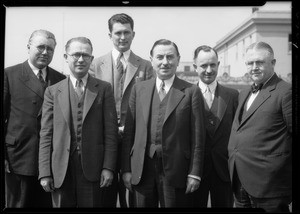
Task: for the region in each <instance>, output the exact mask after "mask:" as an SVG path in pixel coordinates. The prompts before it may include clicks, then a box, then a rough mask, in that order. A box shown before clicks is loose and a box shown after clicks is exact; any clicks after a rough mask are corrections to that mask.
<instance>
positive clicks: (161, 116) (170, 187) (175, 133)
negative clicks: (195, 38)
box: [121, 39, 205, 207]
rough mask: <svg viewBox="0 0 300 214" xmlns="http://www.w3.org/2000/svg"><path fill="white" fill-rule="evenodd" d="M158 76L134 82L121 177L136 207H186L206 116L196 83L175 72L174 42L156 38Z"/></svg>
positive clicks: (197, 171) (197, 173) (198, 168)
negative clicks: (179, 76) (187, 80)
mask: <svg viewBox="0 0 300 214" xmlns="http://www.w3.org/2000/svg"><path fill="white" fill-rule="evenodd" d="M150 55H151V57H150V59H151V62H152V66H153V69H154V70H155V71H156V76H157V77H156V78H153V79H151V80H147V81H143V82H139V83H137V84H135V85H134V86H133V89H132V92H131V95H130V99H129V107H128V112H127V117H126V122H125V130H124V141H123V145H122V162H121V163H122V173H123V174H122V178H123V180H124V184H125V186H126V187H127V188H128V189H129V190H131V191H133V194H134V197H133V198H134V206H135V207H158V206H160V207H189V206H191V200H190V193H191V192H194V191H195V190H196V189H197V188H198V187H199V184H200V181H201V176H202V171H203V158H204V143H205V123H204V121H205V119H204V108H203V107H204V101H203V98H202V96H201V92H200V89H199V88H198V87H197V86H196V85H192V84H190V83H188V82H186V81H184V80H181V79H179V78H178V77H176V75H175V72H176V69H177V66H178V64H179V60H180V54H179V51H178V48H177V45H176V44H175V43H174V42H171V41H169V40H166V39H162V40H158V41H156V42H155V43H154V45H153V47H152V49H151V51H150Z"/></svg>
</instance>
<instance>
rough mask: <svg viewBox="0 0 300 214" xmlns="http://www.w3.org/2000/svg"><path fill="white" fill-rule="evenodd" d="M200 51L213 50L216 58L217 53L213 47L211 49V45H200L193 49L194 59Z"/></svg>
mask: <svg viewBox="0 0 300 214" xmlns="http://www.w3.org/2000/svg"><path fill="white" fill-rule="evenodd" d="M200 51H204V52H211V51H213V52H215V54H216V56H217V58H218V53H217V51H216V50H215V49H213V48H212V47H209V46H208V45H201V46H199V47H198V48H196V50H195V51H194V60H196V59H197V57H198V54H199V52H200Z"/></svg>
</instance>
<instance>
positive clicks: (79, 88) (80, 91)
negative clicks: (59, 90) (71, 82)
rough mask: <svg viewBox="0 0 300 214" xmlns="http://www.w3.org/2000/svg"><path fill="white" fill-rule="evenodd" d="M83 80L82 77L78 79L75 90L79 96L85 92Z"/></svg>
mask: <svg viewBox="0 0 300 214" xmlns="http://www.w3.org/2000/svg"><path fill="white" fill-rule="evenodd" d="M82 86H83V82H82V79H79V80H76V84H75V91H76V94H77V95H78V97H81V96H82V94H83V87H82Z"/></svg>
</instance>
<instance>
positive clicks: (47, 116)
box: [39, 88, 53, 179]
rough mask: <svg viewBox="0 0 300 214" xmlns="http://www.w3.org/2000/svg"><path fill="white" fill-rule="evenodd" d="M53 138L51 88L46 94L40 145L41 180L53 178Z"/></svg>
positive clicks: (47, 89)
mask: <svg viewBox="0 0 300 214" xmlns="http://www.w3.org/2000/svg"><path fill="white" fill-rule="evenodd" d="M52 136H53V95H52V94H51V92H50V90H49V88H46V91H45V94H44V102H43V110H42V119H41V130H40V144H39V179H40V178H42V177H48V176H52V173H51V153H52V138H53V137H52Z"/></svg>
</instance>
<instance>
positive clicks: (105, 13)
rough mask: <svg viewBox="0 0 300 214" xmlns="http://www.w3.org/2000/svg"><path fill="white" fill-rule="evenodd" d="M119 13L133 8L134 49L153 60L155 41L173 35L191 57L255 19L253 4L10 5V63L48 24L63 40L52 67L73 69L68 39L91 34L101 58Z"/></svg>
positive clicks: (20, 58) (23, 55)
mask: <svg viewBox="0 0 300 214" xmlns="http://www.w3.org/2000/svg"><path fill="white" fill-rule="evenodd" d="M267 4H268V5H269V3H267ZM262 7H266V6H262ZM269 8H272V9H274V8H281V9H282V5H281V4H280V2H279V3H272V5H271V7H269ZM288 9H290V8H288ZM116 13H127V14H128V15H130V16H131V17H132V18H133V19H134V31H135V38H134V40H133V43H132V46H131V50H132V51H133V52H134V53H135V54H137V55H139V56H141V57H142V58H144V59H148V60H149V51H150V49H151V47H152V45H153V43H154V42H155V41H156V40H158V39H169V40H171V41H173V42H175V43H176V44H177V46H178V48H179V52H180V54H181V61H182V62H189V61H192V58H193V51H194V50H195V49H196V48H197V47H198V46H199V45H209V46H212V47H214V46H215V45H216V44H217V42H218V41H219V40H220V39H222V38H223V37H224V36H225V35H226V34H228V33H229V32H230V31H232V30H233V29H234V28H236V27H237V26H238V25H239V24H241V23H242V22H243V21H244V20H246V19H247V18H249V17H250V16H251V13H252V7H251V6H244V7H237V6H235V7H200V6H197V7H195V6H194V7H7V8H6V23H5V24H6V25H5V60H4V63H5V67H8V66H12V65H14V64H17V63H21V62H23V61H25V60H26V59H27V58H28V52H27V47H26V45H27V42H28V39H29V37H30V35H31V33H32V32H33V31H34V30H37V29H46V30H49V31H51V32H52V33H54V35H55V37H56V40H57V46H56V49H55V53H54V57H53V60H52V62H51V64H50V66H51V67H53V68H54V69H57V70H59V71H61V72H63V73H66V74H67V73H68V72H69V71H68V68H67V64H66V62H65V61H64V59H63V54H64V45H65V44H66V42H67V41H68V40H69V39H71V38H73V37H77V36H85V37H88V38H89V39H90V40H91V42H92V44H93V47H94V51H93V55H94V56H95V57H99V56H102V55H104V54H106V53H107V52H109V51H110V50H111V48H112V42H111V40H110V39H109V37H108V33H109V30H108V24H107V21H108V19H109V18H110V17H111V16H112V15H114V14H116Z"/></svg>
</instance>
